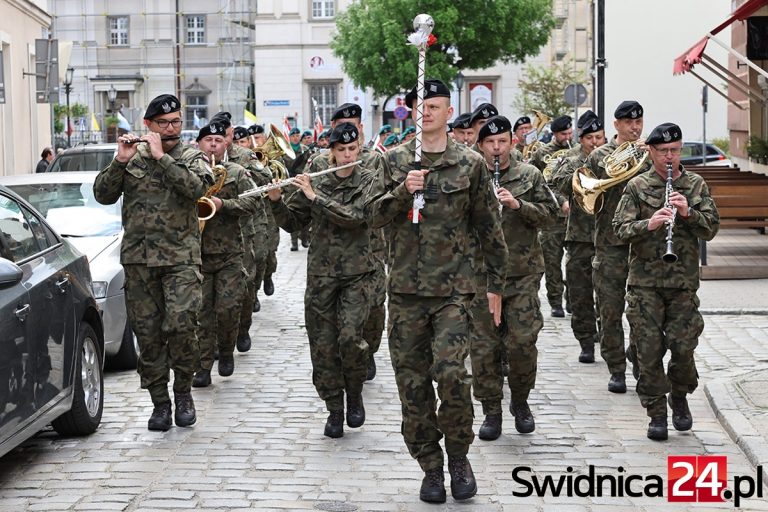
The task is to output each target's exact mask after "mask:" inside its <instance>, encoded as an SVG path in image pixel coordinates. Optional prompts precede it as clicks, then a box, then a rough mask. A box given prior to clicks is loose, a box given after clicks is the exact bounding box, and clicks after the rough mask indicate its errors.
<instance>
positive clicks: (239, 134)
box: [232, 126, 248, 140]
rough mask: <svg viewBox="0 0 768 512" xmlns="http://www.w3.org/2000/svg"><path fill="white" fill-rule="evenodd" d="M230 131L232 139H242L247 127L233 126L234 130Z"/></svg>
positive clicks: (246, 134)
mask: <svg viewBox="0 0 768 512" xmlns="http://www.w3.org/2000/svg"><path fill="white" fill-rule="evenodd" d="M232 133H233V135H232V138H233V139H234V140H240V139H244V138H246V137H247V136H248V128H246V127H244V126H235V131H234V132H232Z"/></svg>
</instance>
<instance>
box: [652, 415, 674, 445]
mask: <svg viewBox="0 0 768 512" xmlns="http://www.w3.org/2000/svg"><path fill="white" fill-rule="evenodd" d="M668 436H669V434H668V433H667V416H666V414H665V415H664V416H654V417H652V418H651V422H650V423H649V424H648V439H653V440H654V441H666V440H667V437H668Z"/></svg>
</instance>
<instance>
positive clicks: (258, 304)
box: [253, 295, 261, 313]
mask: <svg viewBox="0 0 768 512" xmlns="http://www.w3.org/2000/svg"><path fill="white" fill-rule="evenodd" d="M259 311H261V302H259V296H258V295H257V296H256V299H255V300H254V301H253V312H254V313H258V312H259Z"/></svg>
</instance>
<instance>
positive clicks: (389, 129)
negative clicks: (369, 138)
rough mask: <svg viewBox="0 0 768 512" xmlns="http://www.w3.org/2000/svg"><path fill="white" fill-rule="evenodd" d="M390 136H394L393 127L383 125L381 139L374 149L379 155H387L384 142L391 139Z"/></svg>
mask: <svg viewBox="0 0 768 512" xmlns="http://www.w3.org/2000/svg"><path fill="white" fill-rule="evenodd" d="M390 135H392V125H390V124H385V125H382V126H381V128H379V137H378V140H377V141H376V144H375V145H374V147H373V149H375V150H376V151H378V152H379V153H386V152H387V148H386V146H385V145H384V141H386V140H387V137H389V136H390Z"/></svg>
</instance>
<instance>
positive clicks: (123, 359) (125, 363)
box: [109, 319, 139, 370]
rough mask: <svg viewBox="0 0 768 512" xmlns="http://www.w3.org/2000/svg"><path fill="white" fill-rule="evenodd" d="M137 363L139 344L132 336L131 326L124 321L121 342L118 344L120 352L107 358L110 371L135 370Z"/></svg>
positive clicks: (134, 336) (133, 335)
mask: <svg viewBox="0 0 768 512" xmlns="http://www.w3.org/2000/svg"><path fill="white" fill-rule="evenodd" d="M138 362H139V342H138V341H137V340H136V335H135V334H133V329H131V324H130V322H128V320H127V319H126V321H125V330H124V331H123V340H122V341H121V342H120V350H118V352H117V354H115V355H114V356H112V357H110V358H109V368H110V369H111V370H135V369H136V365H137V364H138Z"/></svg>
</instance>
